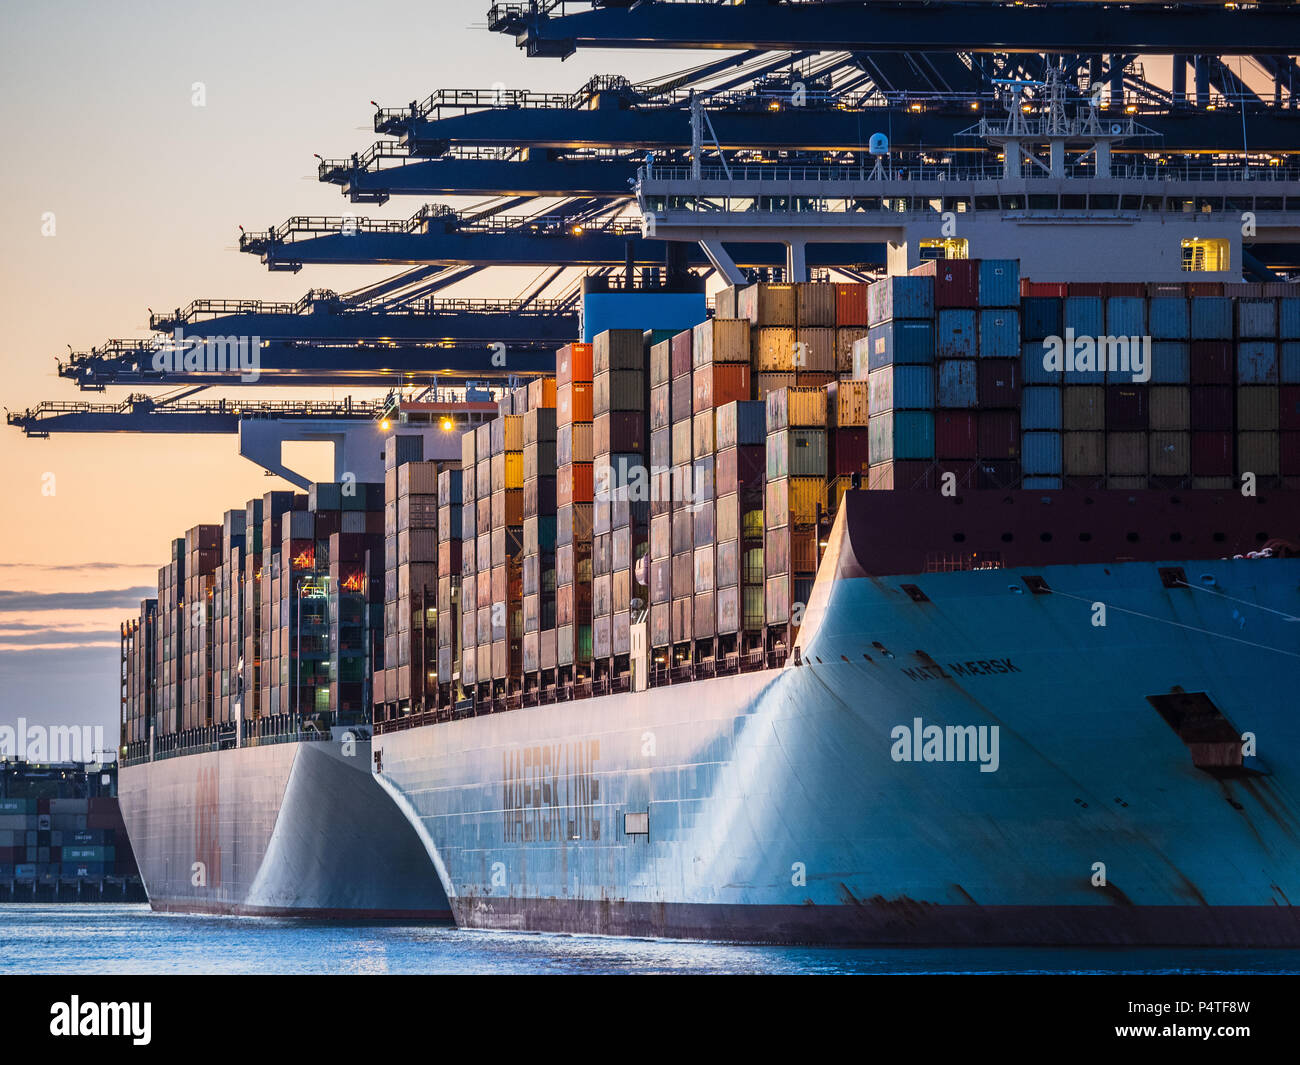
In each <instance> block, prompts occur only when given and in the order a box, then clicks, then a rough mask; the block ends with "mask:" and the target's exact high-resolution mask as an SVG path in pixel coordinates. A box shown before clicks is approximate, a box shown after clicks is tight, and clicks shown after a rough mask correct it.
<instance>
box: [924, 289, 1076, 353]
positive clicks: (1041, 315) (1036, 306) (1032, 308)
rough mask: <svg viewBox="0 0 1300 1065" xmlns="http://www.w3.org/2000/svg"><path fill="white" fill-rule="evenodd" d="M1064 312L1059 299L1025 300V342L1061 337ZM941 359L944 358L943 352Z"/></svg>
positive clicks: (1023, 324) (1022, 311) (1022, 306)
mask: <svg viewBox="0 0 1300 1065" xmlns="http://www.w3.org/2000/svg"><path fill="white" fill-rule="evenodd" d="M1063 310H1064V308H1063V305H1062V301H1061V300H1059V299H1045V298H1042V297H1034V298H1029V299H1026V300H1024V301H1023V302H1022V303H1021V305H1020V317H1021V330H1022V332H1023V334H1024V338H1025V340H1042V339H1043V338H1044V337H1059V336H1061V335H1062V331H1063V329H1064V326H1063V325H1062V321H1063V318H1062V315H1063ZM943 313H945V312H940V314H941V315H942V314H943ZM946 313H953V312H946ZM940 357H942V350H941V352H940Z"/></svg>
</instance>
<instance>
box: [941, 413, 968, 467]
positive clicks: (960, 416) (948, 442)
mask: <svg viewBox="0 0 1300 1065" xmlns="http://www.w3.org/2000/svg"><path fill="white" fill-rule="evenodd" d="M934 453H935V454H936V455H937V456H938V457H939V458H940V459H974V458H978V457H979V434H978V433H977V431H976V427H975V412H974V411H970V410H962V411H935V412H934Z"/></svg>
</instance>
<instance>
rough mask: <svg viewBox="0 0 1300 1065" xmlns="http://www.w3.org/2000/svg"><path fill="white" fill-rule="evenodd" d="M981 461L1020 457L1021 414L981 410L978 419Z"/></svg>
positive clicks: (1007, 411) (1016, 411)
mask: <svg viewBox="0 0 1300 1065" xmlns="http://www.w3.org/2000/svg"><path fill="white" fill-rule="evenodd" d="M977 432H978V434H979V457H980V459H981V460H993V459H999V460H1000V459H1017V458H1019V457H1020V412H1019V411H1018V410H981V411H980V412H979V415H978V419H977Z"/></svg>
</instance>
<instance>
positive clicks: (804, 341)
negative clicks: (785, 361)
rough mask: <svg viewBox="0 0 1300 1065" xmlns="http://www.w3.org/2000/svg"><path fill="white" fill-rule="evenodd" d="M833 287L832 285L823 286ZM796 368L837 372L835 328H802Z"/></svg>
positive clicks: (797, 339) (797, 338)
mask: <svg viewBox="0 0 1300 1065" xmlns="http://www.w3.org/2000/svg"><path fill="white" fill-rule="evenodd" d="M823 287H825V288H832V287H833V286H831V285H825V286H823ZM795 339H796V342H797V344H798V347H797V348H796V349H795V356H796V358H795V370H796V371H797V372H800V373H803V372H808V373H832V374H833V373H835V330H834V329H833V328H831V329H828V328H826V327H824V326H810V327H808V328H800V329H799V331H798V333H797V334H796V337H795Z"/></svg>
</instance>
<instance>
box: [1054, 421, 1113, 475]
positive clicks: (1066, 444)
mask: <svg viewBox="0 0 1300 1065" xmlns="http://www.w3.org/2000/svg"><path fill="white" fill-rule="evenodd" d="M1062 461H1063V463H1064V466H1063V469H1064V470H1065V476H1067V477H1099V476H1101V475H1102V474H1104V473H1105V472H1106V434H1105V433H1099V432H1068V433H1064V434H1063V438H1062Z"/></svg>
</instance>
